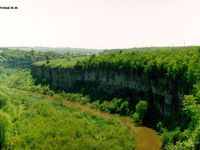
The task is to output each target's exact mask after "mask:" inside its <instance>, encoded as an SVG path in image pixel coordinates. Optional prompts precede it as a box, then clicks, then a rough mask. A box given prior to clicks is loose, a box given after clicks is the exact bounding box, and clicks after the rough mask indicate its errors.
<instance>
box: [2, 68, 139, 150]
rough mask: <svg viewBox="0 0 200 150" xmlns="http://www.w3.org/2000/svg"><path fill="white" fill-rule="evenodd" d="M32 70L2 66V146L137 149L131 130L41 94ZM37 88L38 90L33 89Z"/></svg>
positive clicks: (41, 90)
mask: <svg viewBox="0 0 200 150" xmlns="http://www.w3.org/2000/svg"><path fill="white" fill-rule="evenodd" d="M33 83H34V82H33V80H32V78H31V76H30V73H29V72H27V71H23V70H15V69H4V68H0V108H1V110H0V133H1V134H0V148H2V149H58V150H60V149H71V150H77V149H81V150H88V149H99V150H100V149H105V150H110V149H124V150H127V149H130V150H132V149H134V147H135V146H134V142H133V139H132V136H131V135H130V134H129V130H128V129H127V128H126V127H124V126H122V125H121V124H120V123H118V122H115V121H106V120H103V119H101V118H98V117H95V116H91V115H87V114H84V113H83V112H80V111H78V110H75V109H73V108H70V107H66V106H63V105H59V104H56V103H53V102H51V101H49V99H47V98H44V97H41V94H37V92H39V93H47V92H49V94H50V90H48V88H47V87H42V86H35V85H34V84H33ZM33 91H34V92H35V94H34V93H33Z"/></svg>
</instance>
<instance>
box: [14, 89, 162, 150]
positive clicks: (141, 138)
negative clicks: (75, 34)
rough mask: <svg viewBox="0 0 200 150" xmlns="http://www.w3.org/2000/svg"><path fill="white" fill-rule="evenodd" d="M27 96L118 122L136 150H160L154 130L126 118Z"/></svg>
mask: <svg viewBox="0 0 200 150" xmlns="http://www.w3.org/2000/svg"><path fill="white" fill-rule="evenodd" d="M12 90H17V89H12ZM16 92H17V91H16ZM24 92H26V91H24ZM27 94H29V96H36V97H39V98H40V99H47V100H49V101H51V102H53V103H56V104H62V105H64V106H68V107H72V108H74V109H76V110H79V111H81V112H83V113H87V114H89V115H94V116H97V117H100V118H103V119H106V120H118V121H120V123H121V124H122V125H125V126H127V127H128V128H129V129H130V132H131V135H132V136H133V137H134V139H135V141H136V149H137V150H160V149H161V138H160V136H159V135H158V133H157V132H156V131H155V130H153V129H151V128H148V127H143V126H137V125H136V124H134V122H133V121H132V120H131V119H129V118H127V117H123V116H119V115H117V114H109V113H106V112H102V111H99V110H97V109H96V108H92V107H91V106H89V105H82V104H80V103H78V102H73V101H69V100H63V99H59V98H57V97H54V96H48V95H44V94H41V93H29V92H27ZM133 142H134V141H133Z"/></svg>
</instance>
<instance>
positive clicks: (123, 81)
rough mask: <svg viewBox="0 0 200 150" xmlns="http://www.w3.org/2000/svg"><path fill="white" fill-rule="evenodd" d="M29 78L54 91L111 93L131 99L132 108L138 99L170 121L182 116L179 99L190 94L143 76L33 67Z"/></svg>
mask: <svg viewBox="0 0 200 150" xmlns="http://www.w3.org/2000/svg"><path fill="white" fill-rule="evenodd" d="M32 74H33V77H34V78H35V79H36V80H37V82H43V83H47V84H49V85H50V86H51V87H52V88H54V89H57V90H65V91H71V90H75V89H78V90H81V89H82V88H86V89H87V90H91V91H94V92H95V91H96V92H97V91H98V92H100V93H101V92H102V94H104V95H106V94H108V95H110V94H111V93H112V94H113V93H114V95H113V96H115V93H118V92H122V95H123V94H125V96H127V95H129V96H133V99H132V100H131V101H130V104H132V105H135V104H136V102H137V100H139V99H146V100H148V101H149V104H150V105H151V111H150V112H151V113H154V114H156V115H159V116H162V117H170V116H172V115H177V112H181V111H180V109H181V98H182V96H183V95H184V94H187V93H188V91H189V89H187V88H186V87H187V86H182V85H181V83H179V81H178V80H176V81H175V80H174V81H173V80H171V79H169V78H167V77H162V78H161V77H154V78H150V77H149V76H147V75H145V74H142V73H140V74H139V73H133V72H127V71H126V72H125V71H113V70H105V69H99V70H97V69H90V70H83V69H78V68H77V69H70V68H51V67H47V66H33V67H32ZM127 91H128V92H127ZM100 93H99V94H100ZM178 114H179V113H178ZM179 115H181V114H179Z"/></svg>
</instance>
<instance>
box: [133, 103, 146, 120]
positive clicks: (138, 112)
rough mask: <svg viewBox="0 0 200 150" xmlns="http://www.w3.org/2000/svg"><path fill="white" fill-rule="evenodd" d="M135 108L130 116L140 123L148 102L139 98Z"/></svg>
mask: <svg viewBox="0 0 200 150" xmlns="http://www.w3.org/2000/svg"><path fill="white" fill-rule="evenodd" d="M135 108H136V111H135V113H134V114H133V116H132V117H133V120H134V121H135V122H137V123H139V124H142V120H143V118H144V115H145V113H146V111H147V109H148V103H147V101H144V100H140V101H139V103H138V104H137V105H136V107H135Z"/></svg>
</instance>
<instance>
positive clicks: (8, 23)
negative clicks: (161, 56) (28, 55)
mask: <svg viewBox="0 0 200 150" xmlns="http://www.w3.org/2000/svg"><path fill="white" fill-rule="evenodd" d="M0 6H17V7H19V9H18V10H2V9H0V47H2V46H49V47H77V48H98V49H111V48H130V47H151V46H184V45H186V46H187V45H200V9H199V6H200V1H199V0H0Z"/></svg>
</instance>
